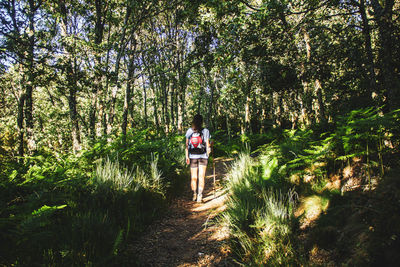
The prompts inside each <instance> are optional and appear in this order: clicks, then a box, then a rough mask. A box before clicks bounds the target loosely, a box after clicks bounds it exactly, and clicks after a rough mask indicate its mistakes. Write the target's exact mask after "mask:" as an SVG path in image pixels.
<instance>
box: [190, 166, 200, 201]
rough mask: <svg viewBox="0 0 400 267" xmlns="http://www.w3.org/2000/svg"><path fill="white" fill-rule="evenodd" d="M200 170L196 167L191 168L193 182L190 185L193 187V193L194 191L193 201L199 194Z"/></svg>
mask: <svg viewBox="0 0 400 267" xmlns="http://www.w3.org/2000/svg"><path fill="white" fill-rule="evenodd" d="M198 170H199V168H197V167H195V168H190V174H191V177H192V179H191V182H190V185H191V187H192V191H193V201H195V200H196V195H197V194H196V192H197V173H198Z"/></svg>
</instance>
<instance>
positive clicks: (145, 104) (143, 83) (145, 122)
mask: <svg viewBox="0 0 400 267" xmlns="http://www.w3.org/2000/svg"><path fill="white" fill-rule="evenodd" d="M142 86H143V110H144V125H145V127H146V129H147V128H148V125H147V92H146V86H145V81H144V77H143V76H142Z"/></svg>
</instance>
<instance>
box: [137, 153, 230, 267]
mask: <svg viewBox="0 0 400 267" xmlns="http://www.w3.org/2000/svg"><path fill="white" fill-rule="evenodd" d="M232 160H233V159H227V158H217V159H215V173H216V186H215V191H214V188H213V168H212V164H209V166H208V168H207V174H206V181H205V189H204V193H203V202H202V203H197V202H194V201H192V191H191V190H190V178H189V177H188V179H187V186H185V192H184V194H183V195H182V196H181V197H179V198H177V199H175V200H174V202H173V204H172V205H171V206H170V208H169V209H170V210H169V211H168V212H167V215H166V216H164V217H162V218H161V219H159V220H157V221H155V222H154V223H153V224H152V225H150V226H149V227H148V229H147V231H146V232H145V233H143V235H142V237H141V238H139V240H137V241H136V242H135V243H134V244H132V245H131V247H130V248H129V253H132V254H133V255H135V256H134V257H135V258H136V260H137V261H138V262H136V264H137V265H139V266H179V267H188V266H235V265H236V264H235V263H234V262H233V260H232V259H231V258H230V257H229V249H228V246H227V245H226V241H227V238H228V233H227V231H226V230H224V229H222V228H221V227H220V226H218V225H216V224H215V223H212V222H213V219H214V218H215V216H217V215H218V214H219V213H220V212H221V211H222V210H224V208H225V204H224V203H225V198H226V194H225V193H224V192H223V189H222V186H221V182H222V180H223V179H224V178H225V175H226V173H227V171H228V168H229V167H228V166H227V165H229V162H231V161H232Z"/></svg>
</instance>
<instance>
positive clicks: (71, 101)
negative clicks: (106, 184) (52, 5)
mask: <svg viewBox="0 0 400 267" xmlns="http://www.w3.org/2000/svg"><path fill="white" fill-rule="evenodd" d="M59 7H60V13H61V17H62V19H61V37H62V38H64V39H66V38H68V37H69V33H68V11H67V7H66V6H65V2H64V1H60V2H59ZM63 51H64V54H65V57H66V58H67V59H66V61H67V63H66V66H65V69H66V73H67V77H66V80H67V87H68V91H69V95H68V106H69V117H70V120H71V137H72V148H73V151H74V152H77V151H79V150H81V137H80V130H79V123H78V112H77V108H76V105H77V101H76V92H77V88H78V84H77V77H76V71H77V70H76V65H77V63H76V59H75V57H74V55H71V53H70V51H73V53H74V52H75V47H72V48H70V49H67V47H66V44H65V43H64V42H63ZM72 58H74V64H73V63H72Z"/></svg>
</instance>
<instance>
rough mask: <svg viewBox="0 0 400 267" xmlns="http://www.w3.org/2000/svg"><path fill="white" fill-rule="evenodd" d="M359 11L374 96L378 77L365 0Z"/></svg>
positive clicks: (361, 3) (361, 1)
mask: <svg viewBox="0 0 400 267" xmlns="http://www.w3.org/2000/svg"><path fill="white" fill-rule="evenodd" d="M359 11H360V15H361V20H362V25H363V28H362V32H363V35H364V42H365V51H366V54H367V60H368V62H367V66H368V79H369V86H370V88H369V91H370V93H371V94H370V96H371V97H372V94H373V93H377V85H376V77H375V63H374V55H373V53H372V45H371V28H370V26H369V22H368V18H367V12H366V10H365V0H360V3H359Z"/></svg>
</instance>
